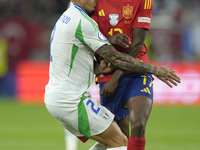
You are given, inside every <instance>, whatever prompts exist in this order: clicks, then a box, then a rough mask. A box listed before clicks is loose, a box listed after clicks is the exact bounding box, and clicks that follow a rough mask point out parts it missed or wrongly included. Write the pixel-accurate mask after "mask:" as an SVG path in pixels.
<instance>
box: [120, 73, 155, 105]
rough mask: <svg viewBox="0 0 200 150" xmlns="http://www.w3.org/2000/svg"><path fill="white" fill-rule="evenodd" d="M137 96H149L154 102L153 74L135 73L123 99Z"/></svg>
mask: <svg viewBox="0 0 200 150" xmlns="http://www.w3.org/2000/svg"><path fill="white" fill-rule="evenodd" d="M135 96H147V97H149V98H150V99H151V100H152V101H153V77H152V75H151V74H143V73H134V74H132V80H131V81H130V82H129V83H128V85H127V86H126V90H125V92H124V95H123V99H126V100H128V99H130V98H132V97H135Z"/></svg>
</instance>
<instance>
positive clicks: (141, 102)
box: [127, 96, 152, 150]
mask: <svg viewBox="0 0 200 150" xmlns="http://www.w3.org/2000/svg"><path fill="white" fill-rule="evenodd" d="M127 106H128V110H129V117H130V122H131V136H130V138H129V142H128V149H127V150H132V149H134V150H144V149H145V144H146V139H145V136H144V135H145V129H146V123H147V120H148V118H149V115H150V112H151V108H152V100H151V99H150V98H149V97H147V96H136V97H132V98H130V99H129V100H128V102H127Z"/></svg>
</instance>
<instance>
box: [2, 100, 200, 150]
mask: <svg viewBox="0 0 200 150" xmlns="http://www.w3.org/2000/svg"><path fill="white" fill-rule="evenodd" d="M94 143H95V142H94V141H92V140H89V141H88V142H87V143H85V144H83V143H81V142H80V141H79V143H78V150H88V149H89V147H91V146H92V145H93V144H94ZM146 143H147V144H146V150H200V107H194V106H187V107H186V106H185V107H176V106H153V109H152V113H151V116H150V118H149V122H148V123H147V129H146ZM0 150H65V144H64V129H63V127H62V126H61V125H60V124H59V123H58V122H57V121H56V120H55V119H54V118H53V117H52V116H51V115H50V114H49V113H48V111H47V110H46V108H45V106H44V105H23V104H20V103H17V102H16V101H13V100H7V101H3V100H0Z"/></svg>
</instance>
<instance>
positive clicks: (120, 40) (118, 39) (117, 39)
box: [107, 33, 131, 48]
mask: <svg viewBox="0 0 200 150" xmlns="http://www.w3.org/2000/svg"><path fill="white" fill-rule="evenodd" d="M107 39H108V41H109V42H110V43H111V44H117V45H120V46H121V47H124V48H128V47H129V45H130V44H131V42H130V39H129V37H128V36H127V35H126V34H123V33H118V34H116V35H112V36H108V37H107ZM128 44H129V45H128Z"/></svg>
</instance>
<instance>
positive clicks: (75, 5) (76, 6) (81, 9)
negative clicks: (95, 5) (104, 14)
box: [73, 3, 88, 15]
mask: <svg viewBox="0 0 200 150" xmlns="http://www.w3.org/2000/svg"><path fill="white" fill-rule="evenodd" d="M73 5H74V7H75V8H76V9H78V10H80V11H82V12H83V13H85V14H86V15H88V14H87V13H86V12H85V10H84V9H83V8H82V7H81V6H79V5H77V4H74V3H73Z"/></svg>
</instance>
